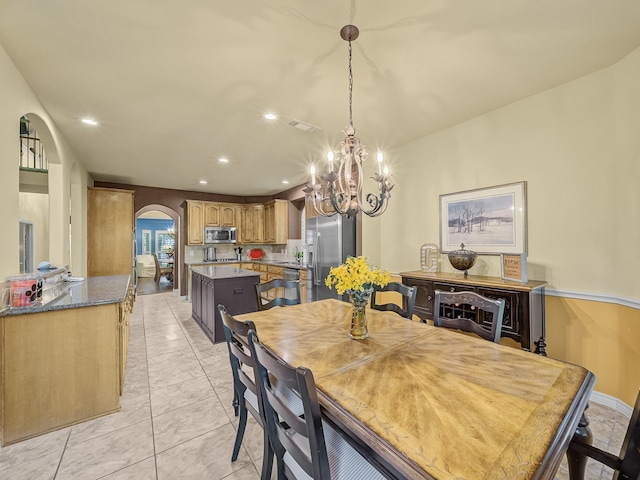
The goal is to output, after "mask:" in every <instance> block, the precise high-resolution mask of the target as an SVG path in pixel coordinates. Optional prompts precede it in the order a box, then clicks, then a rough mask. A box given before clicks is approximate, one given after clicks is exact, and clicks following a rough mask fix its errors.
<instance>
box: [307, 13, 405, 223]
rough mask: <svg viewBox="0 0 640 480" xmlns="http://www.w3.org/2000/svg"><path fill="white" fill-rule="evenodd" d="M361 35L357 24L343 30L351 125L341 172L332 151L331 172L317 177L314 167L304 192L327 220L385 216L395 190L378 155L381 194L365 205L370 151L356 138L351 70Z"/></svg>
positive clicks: (377, 177)
mask: <svg viewBox="0 0 640 480" xmlns="http://www.w3.org/2000/svg"><path fill="white" fill-rule="evenodd" d="M359 33H360V32H359V31H358V27H356V26H354V25H346V26H344V27H342V29H341V30H340V36H341V37H342V39H343V40H346V41H347V42H348V43H349V126H348V127H347V128H346V129H345V130H344V132H343V133H344V134H345V135H346V138H345V139H344V140H343V141H342V142H341V143H340V156H339V157H338V164H337V169H336V170H334V168H333V167H334V165H333V160H334V155H333V152H329V154H328V155H327V160H328V161H329V165H328V167H329V169H328V171H326V172H324V173H322V174H320V175H319V178H316V170H315V167H314V166H313V165H312V166H311V172H310V173H311V179H310V181H309V183H307V185H306V187H305V189H304V190H303V191H304V192H305V198H306V199H307V201H308V202H309V203H311V205H313V208H314V210H315V211H316V213H318V215H322V216H324V217H330V216H332V215H335V214H336V213H339V214H340V215H345V216H347V217H355V216H356V215H357V214H358V212H359V211H362V212H363V213H365V214H366V215H368V216H370V217H377V216H378V215H382V214H383V213H384V211H385V210H386V209H387V204H388V203H389V198H390V195H389V192H390V191H391V189H392V188H393V184H392V183H391V182H390V181H389V170H388V168H387V167H386V166H385V165H384V158H383V156H382V153H381V152H378V155H377V160H378V172H377V173H374V174H373V177H371V178H372V179H373V180H374V181H375V182H377V184H378V194H377V195H376V194H374V193H368V194H367V195H366V196H365V203H364V205H363V202H362V182H363V173H362V162H364V161H365V160H366V159H367V152H366V150H365V148H364V145H362V143H360V140H359V139H358V137H356V129H355V128H354V127H353V112H352V106H353V101H352V92H353V72H352V71H351V41H352V40H355V39H357V38H358V35H359Z"/></svg>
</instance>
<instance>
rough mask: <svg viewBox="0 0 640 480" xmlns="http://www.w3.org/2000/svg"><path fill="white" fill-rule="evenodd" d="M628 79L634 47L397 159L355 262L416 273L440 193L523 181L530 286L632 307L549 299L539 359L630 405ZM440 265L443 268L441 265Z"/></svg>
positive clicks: (631, 119) (635, 67) (633, 379)
mask: <svg viewBox="0 0 640 480" xmlns="http://www.w3.org/2000/svg"><path fill="white" fill-rule="evenodd" d="M638 78H640V49H639V50H636V51H634V52H633V53H632V54H630V55H629V56H627V57H626V58H624V59H623V60H622V61H620V62H619V63H618V64H615V65H613V66H611V67H609V68H607V69H604V70H601V71H599V72H596V73H594V74H591V75H588V76H585V77H582V78H579V79H577V80H574V81H572V82H569V83H567V84H564V85H561V86H559V87H556V88H553V89H550V90H547V91H545V92H542V93H540V94H538V95H535V96H532V97H529V98H527V99H524V100H522V101H520V102H516V103H513V104H510V105H507V106H505V107H503V108H500V109H498V110H495V111H493V112H490V113H487V114H485V115H482V116H479V117H477V118H474V119H471V120H469V121H466V122H464V123H461V124H459V125H456V126H454V127H451V128H448V129H446V130H443V131H440V132H438V133H436V134H433V135H430V136H428V137H424V138H422V139H420V140H418V141H416V142H413V143H411V144H408V145H405V146H403V147H401V148H399V149H397V150H395V151H394V152H392V155H391V156H390V160H389V161H390V168H391V170H392V173H393V176H394V181H395V183H396V188H395V189H394V190H393V198H392V199H391V202H390V205H389V208H388V210H387V212H386V213H385V214H384V215H383V216H382V217H380V218H379V219H368V218H364V219H363V231H364V233H365V235H364V238H363V251H364V253H365V255H367V256H369V252H371V253H372V256H373V257H374V258H375V256H379V259H377V261H376V262H375V263H378V264H379V265H380V266H381V267H385V268H389V269H390V270H391V271H392V272H395V273H399V272H402V271H407V270H415V269H418V268H419V267H420V264H419V249H420V246H421V245H422V244H424V243H426V242H433V243H436V244H439V195H441V194H446V193H452V192H458V191H463V190H469V189H474V188H480V187H488V186H493V185H500V184H505V183H513V182H518V181H523V180H525V181H527V188H528V198H527V203H528V244H529V248H528V255H529V256H528V261H529V278H531V279H535V280H546V281H547V282H549V287H550V289H555V290H559V291H573V292H578V293H581V294H584V295H587V298H588V296H589V295H595V296H596V298H598V297H597V296H601V297H605V298H621V299H623V300H625V299H626V300H628V302H627V303H628V304H630V306H629V307H620V306H619V305H615V304H612V303H606V302H605V303H602V302H598V301H595V302H590V301H588V300H586V301H585V300H571V301H569V300H565V301H560V300H558V299H557V298H553V299H552V298H549V299H548V300H547V306H548V309H547V330H548V335H547V337H548V338H547V341H548V352H549V354H550V356H553V357H555V358H560V359H563V360H568V361H571V362H573V363H577V364H580V365H583V366H585V367H587V368H589V369H590V370H592V371H593V372H594V373H595V374H596V375H597V376H598V378H599V381H598V384H597V385H596V389H597V390H598V391H602V392H603V393H607V394H609V395H613V396H615V397H618V398H621V399H622V400H624V401H625V402H627V403H632V402H633V401H634V399H635V395H636V392H637V389H638V388H639V387H640V378H639V377H638V374H633V373H632V372H630V371H629V370H628V367H627V366H633V365H636V366H637V365H639V364H640V351H639V350H638V349H639V348H640V347H636V348H631V347H629V346H628V345H627V343H626V342H631V345H636V346H638V345H640V331H639V330H638V323H639V322H640V314H639V312H640V310H639V308H640V289H639V288H638V285H639V283H638V281H637V278H636V276H637V272H638V271H639V270H640V257H638V255H635V254H634V253H635V250H636V249H637V246H638V245H640V188H638V186H637V184H638V181H639V180H640V135H638V128H639V127H638V125H640V82H638V81H637V79H638ZM378 243H379V245H378ZM378 252H379V253H378ZM440 265H441V270H445V271H453V270H452V268H451V266H450V265H449V263H448V260H447V258H446V256H442V258H441V262H440ZM471 273H473V274H483V275H490V276H500V264H499V257H496V256H481V257H480V259H479V261H478V264H477V265H476V266H475V267H474V268H473V269H472V270H471ZM621 309H624V311H625V313H624V314H621V313H620V312H621ZM623 332H624V334H623ZM624 337H627V338H624ZM603 349H606V350H607V351H610V352H611V354H604V351H603ZM594 352H596V353H597V352H599V354H597V355H596V354H594ZM614 352H615V353H614ZM625 385H627V386H625Z"/></svg>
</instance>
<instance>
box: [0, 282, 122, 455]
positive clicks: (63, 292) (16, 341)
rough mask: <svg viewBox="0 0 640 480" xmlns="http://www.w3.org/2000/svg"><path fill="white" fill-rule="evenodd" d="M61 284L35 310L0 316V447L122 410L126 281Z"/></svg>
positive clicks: (21, 309) (16, 310) (14, 310)
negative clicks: (0, 445)
mask: <svg viewBox="0 0 640 480" xmlns="http://www.w3.org/2000/svg"><path fill="white" fill-rule="evenodd" d="M66 283H68V285H61V286H60V287H54V288H50V289H48V290H47V291H45V293H47V292H49V293H48V295H50V298H46V296H47V295H45V293H43V300H44V302H43V304H41V305H38V306H30V307H19V308H13V309H10V310H7V311H5V312H4V313H3V314H2V315H0V351H1V352H2V358H1V359H0V443H1V444H2V445H3V446H4V445H8V444H11V443H15V442H19V441H21V440H25V439H27V438H31V437H34V436H37V435H41V434H43V433H47V432H50V431H53V430H57V429H59V428H64V427H67V426H69V425H74V424H76V423H79V422H84V421H86V420H90V419H92V418H96V417H99V416H101V415H106V414H108V413H112V412H115V411H117V410H119V409H120V394H121V393H122V386H123V382H124V373H125V365H126V360H127V349H128V343H129V313H130V311H131V308H132V305H133V295H132V291H131V288H130V282H129V275H117V276H105V277H93V278H87V279H85V280H83V281H82V282H73V283H70V282H66ZM56 288H60V290H59V291H58V292H55V291H54V290H55V289H56Z"/></svg>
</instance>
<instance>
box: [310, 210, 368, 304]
mask: <svg viewBox="0 0 640 480" xmlns="http://www.w3.org/2000/svg"><path fill="white" fill-rule="evenodd" d="M306 243H307V250H308V264H309V265H310V270H311V272H310V273H311V274H310V275H307V277H308V278H309V280H308V283H307V301H314V300H324V299H326V298H340V296H338V294H337V293H336V291H335V290H329V288H327V287H326V286H325V284H324V282H325V280H326V278H327V275H329V270H330V269H331V267H337V266H338V265H340V264H341V263H344V261H345V260H346V259H347V257H348V256H350V255H351V256H355V254H356V221H355V218H347V217H342V216H341V215H334V216H332V217H314V218H308V219H307V220H306Z"/></svg>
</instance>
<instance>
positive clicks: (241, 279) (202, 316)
mask: <svg viewBox="0 0 640 480" xmlns="http://www.w3.org/2000/svg"><path fill="white" fill-rule="evenodd" d="M192 276H193V279H192V282H191V285H192V292H191V304H192V307H191V308H192V317H193V319H194V320H195V322H196V323H197V324H198V325H200V328H202V331H203V332H204V333H205V334H206V335H207V337H209V339H210V340H211V341H212V342H213V343H219V342H224V340H225V339H224V331H223V329H222V318H221V317H220V313H219V312H218V305H224V306H225V307H226V309H227V311H228V312H229V313H230V314H231V315H240V314H242V313H249V312H255V311H256V310H257V309H258V306H257V302H256V292H255V284H256V283H259V282H260V275H259V274H258V273H255V272H253V271H248V270H243V269H241V268H238V267H230V266H206V267H193V268H192Z"/></svg>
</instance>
